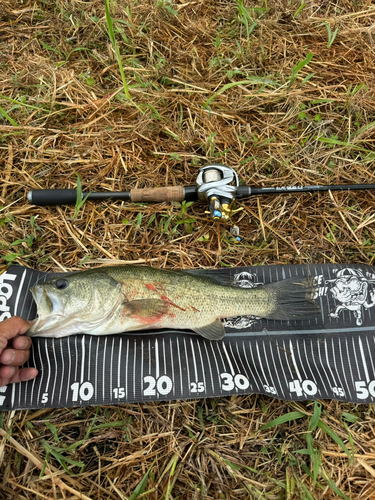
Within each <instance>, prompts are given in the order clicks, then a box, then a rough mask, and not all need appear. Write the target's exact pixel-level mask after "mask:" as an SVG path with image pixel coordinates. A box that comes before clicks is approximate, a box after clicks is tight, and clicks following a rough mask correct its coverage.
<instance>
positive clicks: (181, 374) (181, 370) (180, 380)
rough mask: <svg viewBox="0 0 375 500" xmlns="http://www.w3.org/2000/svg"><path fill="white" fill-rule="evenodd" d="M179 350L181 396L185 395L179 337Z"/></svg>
mask: <svg viewBox="0 0 375 500" xmlns="http://www.w3.org/2000/svg"><path fill="white" fill-rule="evenodd" d="M177 352H178V364H179V369H180V388H181V396H182V395H183V393H184V392H183V384H182V382H183V380H182V366H181V353H180V342H179V340H178V337H177Z"/></svg>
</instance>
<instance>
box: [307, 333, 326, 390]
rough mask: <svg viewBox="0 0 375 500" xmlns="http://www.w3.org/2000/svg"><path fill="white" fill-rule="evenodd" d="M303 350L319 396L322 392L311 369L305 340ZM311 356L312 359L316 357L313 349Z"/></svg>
mask: <svg viewBox="0 0 375 500" xmlns="http://www.w3.org/2000/svg"><path fill="white" fill-rule="evenodd" d="M303 350H304V351H305V356H306V360H307V364H308V367H309V370H310V376H311V378H312V379H313V381H314V382H315V385H316V387H317V389H318V392H319V394H321V393H322V391H321V389H320V388H319V383H318V380H317V378H316V377H315V375H314V372H313V370H312V369H311V365H310V362H309V360H308V357H307V350H306V341H305V339H303ZM311 355H312V357H314V351H313V350H312V349H311Z"/></svg>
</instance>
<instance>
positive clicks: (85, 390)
mask: <svg viewBox="0 0 375 500" xmlns="http://www.w3.org/2000/svg"><path fill="white" fill-rule="evenodd" d="M70 388H71V390H72V391H73V396H72V401H78V396H79V397H80V399H82V401H89V400H90V399H91V398H92V397H93V395H94V387H93V385H92V383H91V382H83V384H80V383H79V382H74V384H72V385H71V386H70Z"/></svg>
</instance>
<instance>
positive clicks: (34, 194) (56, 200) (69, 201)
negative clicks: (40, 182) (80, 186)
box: [27, 189, 77, 206]
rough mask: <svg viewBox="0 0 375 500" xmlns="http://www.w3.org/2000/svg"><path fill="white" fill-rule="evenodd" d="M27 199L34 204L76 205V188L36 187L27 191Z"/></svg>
mask: <svg viewBox="0 0 375 500" xmlns="http://www.w3.org/2000/svg"><path fill="white" fill-rule="evenodd" d="M27 199H28V200H29V202H30V203H32V204H33V205H41V206H45V205H75V204H76V201H77V191H76V189H34V190H33V191H29V192H28V193H27Z"/></svg>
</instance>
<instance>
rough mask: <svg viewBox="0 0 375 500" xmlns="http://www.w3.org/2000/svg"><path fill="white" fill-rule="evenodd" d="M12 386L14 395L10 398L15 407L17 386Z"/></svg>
mask: <svg viewBox="0 0 375 500" xmlns="http://www.w3.org/2000/svg"><path fill="white" fill-rule="evenodd" d="M11 386H12V395H11V397H10V400H11V404H12V407H13V406H14V400H15V397H16V384H11Z"/></svg>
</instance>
